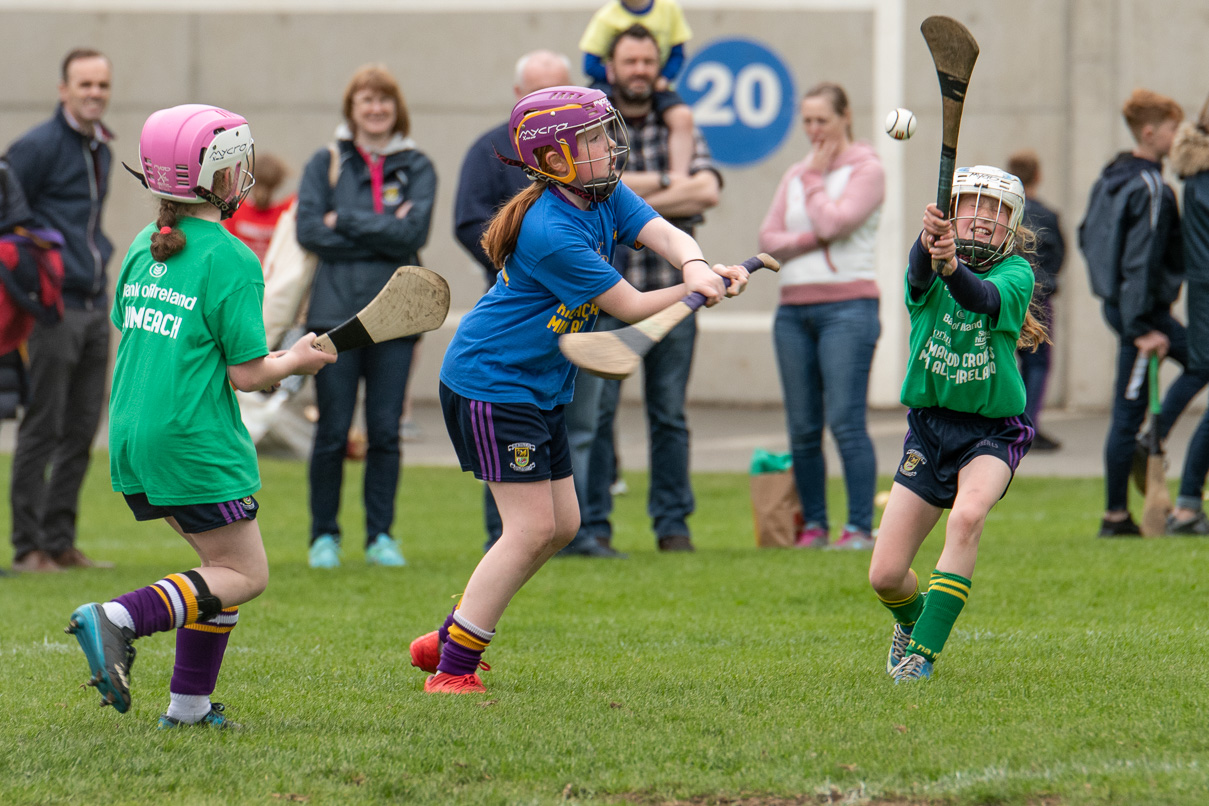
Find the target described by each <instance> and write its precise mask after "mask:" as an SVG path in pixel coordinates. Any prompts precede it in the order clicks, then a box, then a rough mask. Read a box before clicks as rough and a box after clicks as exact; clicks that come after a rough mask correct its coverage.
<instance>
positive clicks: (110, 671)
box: [64, 602, 134, 714]
mask: <svg viewBox="0 0 1209 806" xmlns="http://www.w3.org/2000/svg"><path fill="white" fill-rule="evenodd" d="M64 632H66V633H67V634H69V635H74V636H75V637H76V641H78V642H79V643H80V649H82V650H84V657H85V658H87V659H88V669H89V670H90V671H91V672H92V678H91V679H90V680H89V681H88V683H87V685H89V686H96V689H97V691H98V692H100V694H101V707H102V708H104V707H105V706H106V705H112V706H113V707H114V708H115V709H116V710H117V712H118V713H120V714H124V713H126V712H127V711H129V710H130V667H131V666H133V665H134V643H133V641H134V632H133V631H132V630H128V629H126V628H125V627H119V626H118V625H116V624H114V623H113V622H112V621H110V620H109V617H108V616H106V615H105V608H103V607H101V606H100V605H99V604H97V603H96V602H93V603H91V604H86V605H80V606H79V607H77V608H76V609H75V612H74V613H72V614H71V619H70V621H68V624H67V629H65V630H64Z"/></svg>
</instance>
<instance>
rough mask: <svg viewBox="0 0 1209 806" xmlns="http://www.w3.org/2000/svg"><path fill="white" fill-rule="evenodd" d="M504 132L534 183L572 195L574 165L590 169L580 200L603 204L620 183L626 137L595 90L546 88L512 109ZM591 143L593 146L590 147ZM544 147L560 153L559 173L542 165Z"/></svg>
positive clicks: (623, 130)
mask: <svg viewBox="0 0 1209 806" xmlns="http://www.w3.org/2000/svg"><path fill="white" fill-rule="evenodd" d="M508 128H509V131H510V133H511V136H512V145H513V147H515V148H516V155H517V156H518V157H519V158H520V160H521V162H522V163H524V167H525V171H526V172H527V173H528V174H529V175H530V176H532V177H533V178H534V179H539V180H542V181H546V182H554V183H556V184H559V185H562V186H564V187H567V188H570V189H572V190H575V191H577V192H578V190H579V188H577V187H572V184H571V183H573V182H574V181H575V179H576V176H577V173H576V166H577V165H585V166H590V168H591V171H590V173H589V174H588V176H589V177H590V178H588V179H586V180H584V181H583V182H582V186H583V190H584V191H585V194H583V195H584V196H585V198H587V199H589V200H591V201H604V200H605V199H607V198H608V197H609V194H610V193H612V192H613V189H614V188H615V187H617V183H618V182H619V181H620V180H621V172H622V170H624V168H625V158H626V155H627V154H629V151H630V146H629V138H628V137H627V135H626V129H625V124H624V123H623V122H622V120H621V118H620V116H618V114H617V110H615V109H614V108H613V106H612V104H610V103H609V99H608V98H606V97H605V94H604V93H603V92H601V91H600V90H590V89H585V88H583V87H549V88H547V89H544V90H538V91H537V92H531V93H529V94H528V95H526V96H525V97H524V98H521V99H520V100H519V101H517V104H516V106H514V107H513V108H512V117H511V118H509V120H508ZM581 134H582V135H584V136H585V140H586V142H588V144H589V145H588V148H587V149H585V153H583V154H581V153H580V148H579V135H581ZM597 140H598V141H599V145H595V144H594V143H595V142H596V141H597ZM545 148H552V149H555V150H556V151H557V152H559V153H561V154H562V156H563V158H564V159H565V160H566V162H567V166H568V168H567V172H566V173H565V174H562V175H556V174H553V173H551V172H550V171H549V169H548V168H547V167H546V166H545V165H544V164H543V161H542V159H541V156H542V150H543V149H545ZM600 163H605V164H600ZM602 174H603V175H602Z"/></svg>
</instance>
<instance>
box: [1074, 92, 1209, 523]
mask: <svg viewBox="0 0 1209 806" xmlns="http://www.w3.org/2000/svg"><path fill="white" fill-rule="evenodd" d="M1122 114H1123V115H1124V117H1125V122H1126V123H1127V124H1128V125H1129V130H1130V132H1131V133H1132V134H1133V138H1134V141H1135V142H1136V145H1135V146H1134V148H1133V150H1132V151H1129V152H1124V153H1121V154H1118V155H1117V156H1116V157H1115V158H1114V159H1113V160H1112V161H1111V162H1110V163H1109V164H1108V165H1107V166H1106V167H1105V168H1104V171H1103V172H1102V173H1101V174H1100V178H1099V179H1098V180H1096V184H1095V186H1093V187H1092V191H1091V198H1090V199H1089V200H1088V204H1087V213H1086V216H1085V217H1084V220H1083V223H1082V224H1081V225H1080V226H1079V247H1080V249H1082V250H1083V255H1084V257H1085V258H1086V260H1087V267H1088V273H1089V275H1090V279H1091V287H1092V291H1093V292H1094V293H1095V294H1096V296H1098V297H1099V298H1100V299H1101V300H1103V308H1104V318H1105V320H1106V321H1107V322H1108V324H1109V326H1110V327H1111V328H1112V329H1113V331H1114V332H1115V333H1116V334H1117V338H1118V342H1119V344H1118V349H1117V377H1116V383H1115V386H1114V389H1113V406H1112V421H1111V423H1110V425H1109V430H1108V438H1107V441H1106V443H1105V446H1104V476H1105V479H1104V480H1105V485H1106V487H1107V506H1106V508H1105V513H1104V519H1103V521H1102V522H1101V524H1100V537H1137V536H1139V535H1140V531H1139V529H1138V526H1137V524H1135V523H1134V521H1133V518H1132V517H1131V516H1130V514H1129V474H1130V468H1131V465H1132V464H1133V455H1134V449H1135V446H1136V444H1137V433H1138V429H1139V427H1141V425H1142V421H1143V419H1144V418H1145V416H1146V405H1147V398H1148V395H1147V394H1146V390H1145V388H1144V384H1143V388H1142V389H1141V390H1136V391H1137V393H1136V394H1135V395H1134V396H1133V399H1130V395H1131V393H1130V391H1129V385H1130V378H1131V376H1133V375H1134V365H1135V362H1140V365H1141V366H1144V364H1145V361H1146V359H1147V357H1149V356H1150V355H1151V354H1155V355H1158V356H1159V357H1160V358H1163V357H1164V356H1168V355H1170V356H1171V357H1172V358H1174V359H1175V360H1176V361H1177V362H1179V363H1180V364H1181V365H1182V366H1187V363H1188V334H1187V331H1186V330H1185V329H1184V326H1183V325H1182V324H1181V323H1180V322H1179V321H1177V320H1176V319H1175V318H1174V317H1173V316H1172V315H1171V305H1172V303H1173V302H1175V300H1176V298H1177V297H1178V296H1179V293H1180V286H1181V285H1182V284H1183V281H1184V261H1183V251H1182V245H1181V240H1180V226H1179V223H1180V222H1179V210H1178V208H1177V207H1176V200H1175V194H1174V192H1173V191H1172V190H1171V188H1170V187H1168V186H1167V184H1166V183H1164V181H1163V176H1162V171H1163V165H1162V162H1163V159H1164V158H1165V157H1166V156H1167V154H1168V152H1169V151H1170V150H1171V144H1172V142H1173V140H1174V137H1175V131H1176V127H1177V126H1178V125H1179V123H1180V121H1181V120H1182V119H1183V111H1182V110H1181V109H1180V107H1179V105H1178V104H1177V103H1176V102H1175V101H1174V100H1172V99H1171V98H1168V97H1166V96H1163V95H1159V94H1158V93H1155V92H1151V91H1150V90H1135V91H1134V92H1133V94H1132V95H1131V96H1130V97H1129V99H1128V100H1127V101H1126V102H1125V106H1124V107H1123V109H1122ZM1143 378H1144V376H1143ZM1204 385H1205V381H1204V380H1203V379H1202V378H1200V377H1199V376H1196V375H1192V374H1189V373H1188V372H1184V373H1183V374H1182V375H1181V376H1180V377H1179V378H1178V379H1177V380H1176V382H1175V383H1174V384H1172V386H1171V388H1170V389H1169V390H1168V392H1167V395H1166V398H1165V400H1164V402H1163V415H1162V417H1161V422H1166V423H1167V427H1168V428H1169V427H1170V424H1171V423H1173V422H1174V421H1175V418H1176V417H1177V416H1179V413H1180V412H1181V411H1183V409H1184V407H1185V406H1186V405H1187V404H1188V401H1189V400H1191V399H1192V397H1193V396H1194V395H1195V394H1196V393H1197V392H1198V391H1199V390H1200V389H1201V388H1202V387H1203V386H1204Z"/></svg>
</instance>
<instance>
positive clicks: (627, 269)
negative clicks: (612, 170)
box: [583, 25, 722, 551]
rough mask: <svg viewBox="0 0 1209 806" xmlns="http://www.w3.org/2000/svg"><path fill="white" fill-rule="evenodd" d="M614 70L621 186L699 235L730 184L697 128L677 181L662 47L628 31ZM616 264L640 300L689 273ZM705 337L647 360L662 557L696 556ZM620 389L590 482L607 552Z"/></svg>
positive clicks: (680, 341)
mask: <svg viewBox="0 0 1209 806" xmlns="http://www.w3.org/2000/svg"><path fill="white" fill-rule="evenodd" d="M607 66H608V74H609V81H610V83H611V84H612V86H613V96H612V98H611V99H610V100H611V101H612V102H613V106H614V107H615V108H616V109H617V111H618V112H620V113H621V115H622V116H623V117H624V118H625V121H626V126H627V127H629V132H630V156H629V162H628V163H627V165H626V169H625V173H624V174H623V175H622V181H624V182H625V183H626V184H627V185H628V186H629V187H630V189H631V190H633V191H634V192H635V193H637V194H638V195H639V196H642V198H644V199H646V201H647V202H648V203H649V204H650V205H651V206H652V207H654V208H655V210H656V211H657V212H658V213H659V214H660V215H662V216H663V217H664V218H666V219H667V220H668V221H670V222H672V223H673V224H675V225H676V226H678V227H680V228H681V229H683V230H684V231H685V232H688V233H689V234H690V235H691V234H693V228H694V227H695V226H696V225H697V224H699V223H701V221H702V220H703V218H702V213H703V212H704V211H705V210H708V209H709V208H711V207H713V206H714V205H716V204H717V203H718V193H719V191H720V190H721V188H722V177H721V176H720V175H719V173H718V170H717V168H716V167H715V166H714V164H713V162H712V161H711V159H710V153H709V147H708V146H707V145H706V143H705V138H703V137H702V136H701V132H700V131H697V130H695V129H694V141H695V149H694V154H693V159H692V162H691V163H690V166H689V175H688V176H683V175H672V174H670V173H668V153H667V137H668V130H667V127H666V126H665V125H664V124H663V121H662V120H661V119H660V117H659V115H658V114H657V113H656V112H655V109H654V104H653V101H652V96H653V94H654V88H655V82H656V80H657V79H658V78H659V47H658V45H657V44H656V42H655V39H654V37H653V36H652V35H651V33H650V32H649V31H648V30H647V29H645V28H643V27H642V26H641V25H635V26H633V27H631V28H628V29H626V30H625V31H622V32H621V33H620V34H618V36H617V38H616V39H615V40H614V41H613V46H612V48H610V51H609V58H608V62H607ZM613 265H614V266H616V267H617V270H618V271H620V272H621V274H622V276H624V277H625V278H626V279H627V280H629V281H630V283H632V284H633V285H634V287H635V288H637V289H638V290H639V291H649V290H652V289H656V288H665V287H667V286H670V285H675V284H677V283H680V282H682V279H683V278H682V276H681V267H679V266H673V265H671V264H669V263H668V262H667V261H665V260H663V258H661V257H660V256H659V255H657V254H655V253H654V252H651V251H649V250H646V249H642V250H638V251H633V250H628V249H624V248H619V249H618V250H617V256H616V258H615V260H614V264H613ZM624 326H625V323H624V322H621V321H620V320H617V319H614V318H613V317H611V316H608V315H606V314H604V313H602V314H601V315H600V319H599V320H597V323H596V330H598V331H600V330H616V329H618V328H621V327H624ZM696 338H697V325H696V321H695V318H694V317H689V318H687V319H685V320H684V321H683V322H681V323H680V324H679V325H677V326H676V327H675V329H673V330H672V331H671V332H670V333H668V335H667V336H665V337H664V338H663V340H662V341H660V342H659V343H658V344H656V345H655V347H654V348H653V349H652V350H651V351H650V352H649V353H647V355H646V357H645V358H644V359H643V368H642V371H643V381H644V384H645V386H644V388H645V393H646V415H647V428H648V429H649V434H648V440H649V444H650V468H651V471H650V472H651V480H650V482H651V483H650V492H649V498H648V505H647V510H648V512H649V513H650V515H651V520H652V524H651V525H652V528H653V530H654V532H655V538H656V540H657V541H658V548H659V550H660V551H693V550H694V549H693V542H692V539H691V536H690V533H689V528H688V516H689V515H690V514H692V511H693V507H694V502H693V489H692V484H691V482H690V480H689V445H688V425H687V423H686V422H685V415H684V398H685V390H686V389H687V387H688V378H689V370H690V368H691V366H692V361H693V345H694V342H695V341H696ZM620 390H621V382H620V381H605V382H604V389H603V390H602V392H601V399H600V419H599V422H598V427H597V432H596V441H595V443H594V444H593V446H592V459H591V464H590V466H589V473H588V503H587V507H586V508H585V510H584V512H583V528H584V530H585V532H587V533H588V534H591V535H593V536H595V537H596V539H597V540H598V541H599V542H600V543H601V544H602V545H605V546H609V545H610V542H611V540H612V525H611V524H610V523H609V516H610V515H611V513H612V510H613V504H612V499H611V496H610V494H609V485H610V483H611V482H612V481H613V475H614V469H615V465H614V461H615V454H614V441H613V421H614V417H615V415H616V412H617V401H618V397H619V395H620Z"/></svg>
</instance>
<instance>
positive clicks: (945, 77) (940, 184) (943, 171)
mask: <svg viewBox="0 0 1209 806" xmlns="http://www.w3.org/2000/svg"><path fill="white" fill-rule="evenodd" d="M919 30H920V32H921V33H922V34H923V35H924V41H925V42H927V43H928V50H929V51H930V52H931V53H932V63H933V64H934V65H936V78H937V79H938V80H939V81H940V98H941V115H942V123H943V126H942V131H941V142H940V176H939V179H938V181H937V183H936V206H937V207H939V208H940V212H941V213H942V214H943V215H944V216H945V217H946V218H948V216H949V200H950V197H951V196H952V195H953V172H954V170H956V168H957V136H958V134H959V133H960V132H961V113H962V110H963V109H964V107H965V102H966V89H967V88H968V87H969V85H970V74H971V73H973V72H974V62H975V61H977V59H978V43H977V42H976V41H974V35H973V34H971V33H970V31H969V29H967V28H966V27H965V26H964V25H962V24H961V23H960V22H958V21H957V20H955V19H953V18H952V17H941V16H936V17H928V18H927V19H926V20H924V21H923V24H922V25H920V26H919ZM943 265H944V264H943V263H941V262H939V261H935V260H934V261H932V270H933V271H940V268H941V266H943Z"/></svg>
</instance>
